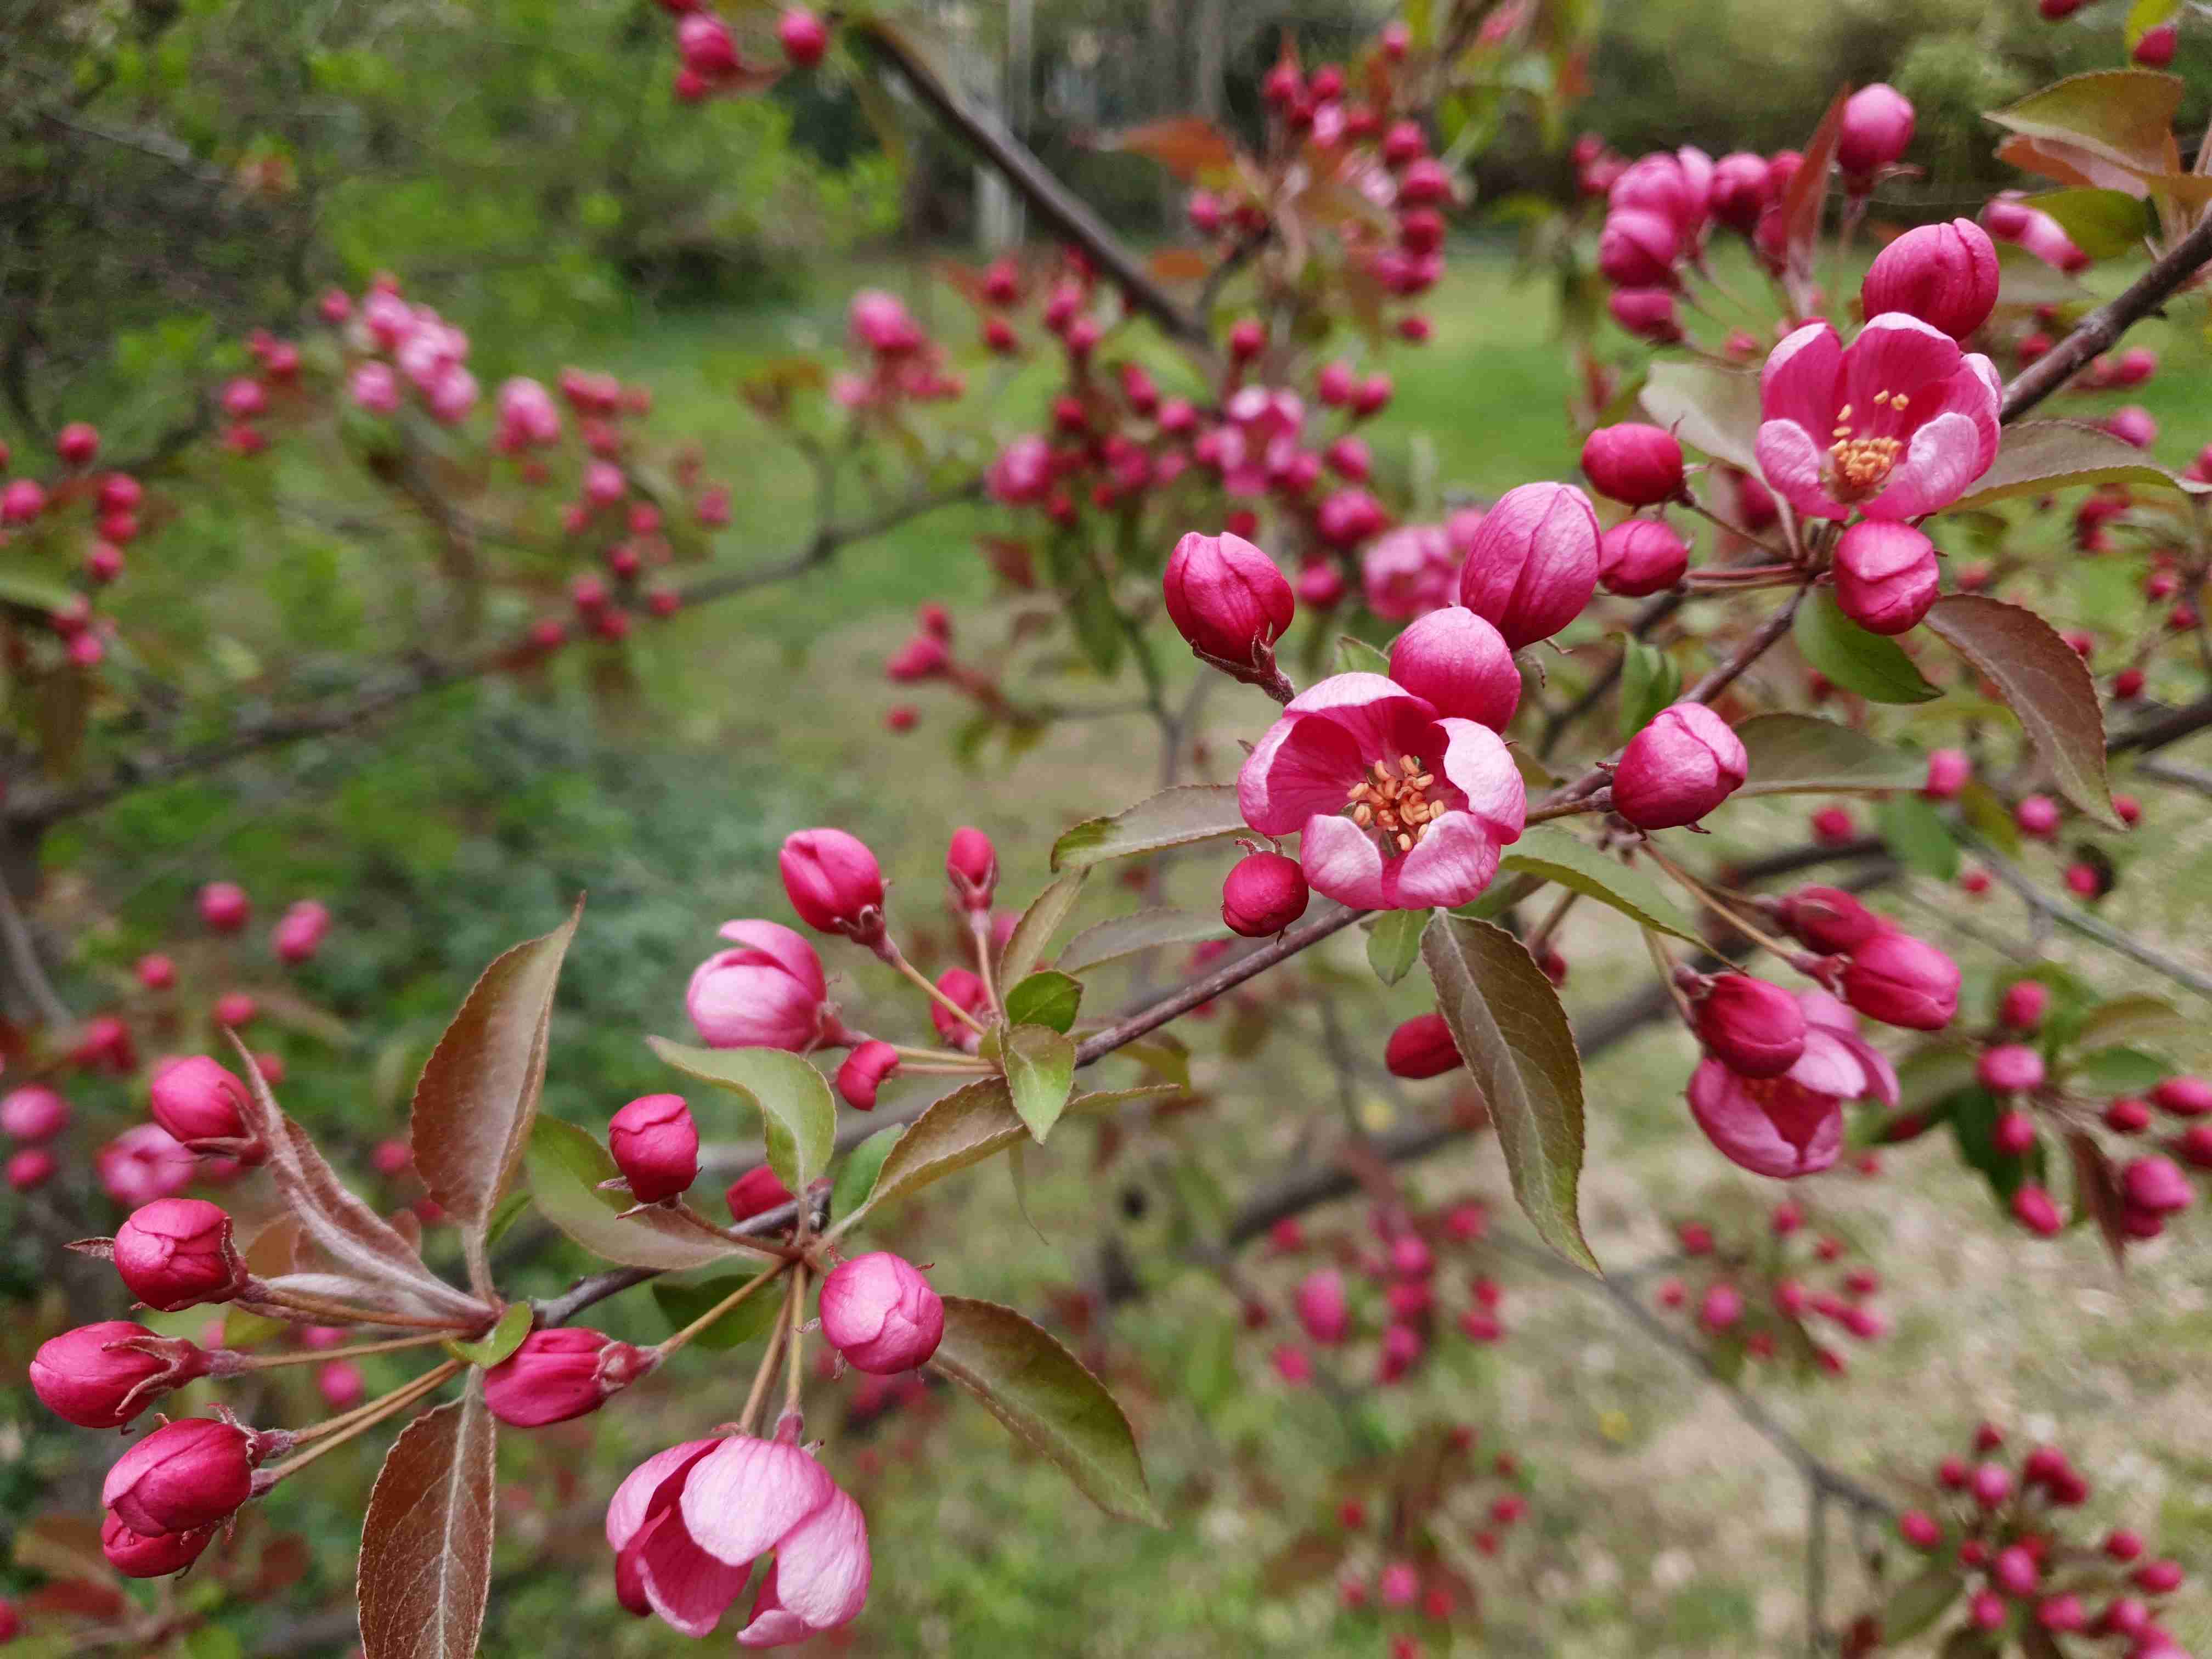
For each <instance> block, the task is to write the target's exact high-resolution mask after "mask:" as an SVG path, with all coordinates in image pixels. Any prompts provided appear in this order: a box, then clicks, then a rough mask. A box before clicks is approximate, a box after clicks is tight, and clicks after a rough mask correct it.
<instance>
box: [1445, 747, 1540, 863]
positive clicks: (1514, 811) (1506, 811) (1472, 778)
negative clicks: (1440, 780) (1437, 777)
mask: <svg viewBox="0 0 2212 1659" xmlns="http://www.w3.org/2000/svg"><path fill="white" fill-rule="evenodd" d="M1437 724H1438V725H1439V726H1443V729H1444V735H1445V747H1444V759H1443V773H1444V779H1445V781H1447V782H1449V784H1450V785H1451V786H1452V787H1454V788H1455V789H1456V790H1458V791H1459V793H1461V794H1462V796H1464V797H1465V798H1466V802H1467V805H1466V808H1465V810H1466V811H1468V812H1469V813H1471V814H1472V815H1473V816H1474V818H1475V820H1476V821H1477V822H1478V823H1480V825H1481V826H1482V829H1483V831H1484V833H1485V834H1486V835H1487V836H1489V837H1490V838H1491V839H1492V841H1494V842H1506V843H1509V844H1510V842H1516V841H1518V840H1520V839H1521V831H1522V829H1524V828H1525V827H1526V826H1527V824H1528V785H1527V784H1526V783H1524V782H1523V781H1522V778H1521V769H1520V768H1519V767H1517V766H1516V765H1514V763H1513V751H1512V750H1510V749H1508V748H1507V747H1506V746H1505V739H1504V738H1501V737H1499V736H1498V733H1497V732H1493V731H1492V730H1491V729H1490V728H1489V727H1488V726H1480V725H1478V724H1476V723H1475V722H1474V721H1473V720H1457V719H1453V720H1439V721H1437Z"/></svg>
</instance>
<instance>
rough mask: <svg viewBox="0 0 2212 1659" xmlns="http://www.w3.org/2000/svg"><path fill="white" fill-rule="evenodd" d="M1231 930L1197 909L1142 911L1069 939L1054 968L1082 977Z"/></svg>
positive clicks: (1056, 959) (1194, 943)
mask: <svg viewBox="0 0 2212 1659" xmlns="http://www.w3.org/2000/svg"><path fill="white" fill-rule="evenodd" d="M1228 931H1229V930H1228V929H1227V928H1226V927H1223V926H1222V923H1221V918H1220V917H1219V916H1218V915H1212V916H1210V915H1204V914H1202V913H1200V912H1199V911H1196V910H1139V911H1137V912H1136V913H1135V914H1134V915H1127V916H1115V918H1114V919H1113V920H1112V921H1102V922H1100V923H1099V924H1098V925H1097V927H1086V928H1085V929H1084V930H1083V931H1082V932H1081V933H1078V934H1077V935H1076V936H1075V937H1074V938H1073V939H1070V940H1068V942H1067V948H1066V950H1065V951H1061V952H1060V955H1059V957H1057V958H1055V963H1054V965H1055V966H1057V967H1058V968H1059V969H1060V971H1061V972H1062V973H1066V974H1079V973H1082V972H1084V971H1085V969H1091V968H1097V967H1100V966H1102V965H1103V964H1104V963H1109V962H1118V961H1120V960H1121V958H1122V957H1132V956H1134V955H1136V954H1137V953H1138V952H1139V951H1156V950H1160V949H1164V948H1168V949H1171V948H1174V947H1176V946H1180V945H1203V944H1206V942H1208V941H1209V940H1212V939H1219V938H1220V937H1221V936H1222V935H1223V934H1224V933H1227V932H1228ZM1010 1015H1011V1011H1010ZM1032 1018H1034V1016H1032ZM1063 1029H1065V1028H1063Z"/></svg>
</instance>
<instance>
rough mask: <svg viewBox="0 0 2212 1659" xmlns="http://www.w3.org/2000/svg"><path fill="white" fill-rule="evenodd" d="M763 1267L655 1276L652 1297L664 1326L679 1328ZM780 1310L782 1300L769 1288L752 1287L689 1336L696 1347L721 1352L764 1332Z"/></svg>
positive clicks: (751, 1278)
mask: <svg viewBox="0 0 2212 1659" xmlns="http://www.w3.org/2000/svg"><path fill="white" fill-rule="evenodd" d="M766 1271H767V1269H766V1268H756V1269H755V1270H754V1271H752V1272H751V1273H717V1274H716V1275H715V1276H714V1278H712V1279H696V1280H692V1281H690V1282H684V1281H681V1280H672V1279H654V1280H653V1304H654V1305H655V1306H657V1307H658V1308H659V1310H660V1315H661V1317H662V1318H664V1319H665V1320H666V1321H667V1322H668V1328H669V1329H670V1330H671V1331H680V1330H682V1329H683V1328H684V1327H685V1326H686V1325H689V1324H690V1322H692V1321H693V1320H695V1319H696V1318H698V1317H699V1316H701V1315H702V1314H703V1313H705V1312H706V1311H707V1310H708V1309H709V1308H711V1307H713V1306H714V1305H715V1304H717V1303H720V1302H726V1301H727V1300H728V1299H729V1298H730V1297H733V1296H735V1295H736V1294H737V1293H738V1291H740V1290H742V1289H743V1288H744V1286H745V1285H747V1284H748V1283H750V1281H752V1280H753V1279H758V1278H759V1277H760V1276H761V1274H762V1273H765V1272H766ZM782 1312H783V1304H782V1303H781V1301H779V1300H778V1299H777V1297H776V1294H775V1291H754V1292H753V1294H752V1295H750V1296H749V1297H746V1298H745V1299H744V1301H742V1302H740V1303H738V1305H737V1306H736V1307H734V1308H732V1309H731V1310H729V1312H727V1313H726V1314H724V1315H723V1316H721V1317H720V1319H718V1320H716V1321H715V1322H714V1323H713V1324H711V1325H709V1326H708V1327H707V1328H706V1329H705V1330H703V1331H702V1332H700V1333H699V1334H698V1335H696V1336H695V1337H693V1338H692V1339H691V1341H692V1345H693V1346H696V1347H701V1348H704V1349H706V1350H707V1351H708V1352H709V1353H724V1352H728V1351H729V1350H730V1349H732V1348H734V1347H737V1346H739V1345H740V1344H741V1343H745V1342H750V1341H751V1340H753V1339H754V1338H755V1337H757V1336H763V1335H765V1334H767V1332H768V1328H769V1326H771V1325H773V1324H775V1322H776V1319H777V1316H779V1315H781V1313H782Z"/></svg>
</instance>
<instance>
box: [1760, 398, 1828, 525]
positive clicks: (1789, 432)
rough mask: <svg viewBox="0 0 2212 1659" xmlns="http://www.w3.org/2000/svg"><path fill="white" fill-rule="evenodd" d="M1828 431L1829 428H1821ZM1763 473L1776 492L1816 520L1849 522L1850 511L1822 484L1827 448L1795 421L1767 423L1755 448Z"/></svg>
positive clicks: (1761, 429) (1761, 430)
mask: <svg viewBox="0 0 2212 1659" xmlns="http://www.w3.org/2000/svg"><path fill="white" fill-rule="evenodd" d="M1820 430H1822V431H1826V430H1827V428H1826V427H1825V426H1824V427H1822V428H1820ZM1753 453H1756V454H1757V455H1758V457H1759V471H1760V472H1761V473H1763V474H1765V478H1766V482H1767V483H1769V484H1771V486H1773V488H1774V490H1775V493H1776V494H1778V495H1780V496H1782V498H1783V499H1784V500H1785V501H1788V502H1789V503H1790V506H1792V507H1796V509H1797V510H1798V511H1799V512H1800V513H1803V514H1804V515H1805V516H1806V517H1808V518H1812V519H1848V518H1849V517H1850V515H1851V514H1850V508H1849V507H1844V505H1842V504H1841V503H1840V502H1838V501H1837V500H1836V499H1835V498H1834V497H1833V496H1832V495H1829V494H1828V492H1827V490H1826V488H1825V487H1824V486H1823V484H1822V482H1821V472H1822V470H1823V469H1824V468H1825V467H1826V465H1827V460H1828V451H1827V447H1826V446H1825V445H1824V444H1822V443H1820V442H1819V441H1817V440H1815V439H1814V436H1813V434H1812V432H1811V431H1810V430H1808V428H1805V427H1803V426H1801V425H1799V424H1798V423H1797V422H1795V421H1764V422H1760V424H1759V437H1758V440H1757V441H1756V443H1755V444H1754V445H1753Z"/></svg>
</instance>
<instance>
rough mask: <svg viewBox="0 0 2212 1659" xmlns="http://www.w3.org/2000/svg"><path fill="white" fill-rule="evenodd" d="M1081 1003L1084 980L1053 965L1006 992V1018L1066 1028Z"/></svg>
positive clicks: (1015, 1022)
mask: <svg viewBox="0 0 2212 1659" xmlns="http://www.w3.org/2000/svg"><path fill="white" fill-rule="evenodd" d="M1082 1007H1083V981H1081V980H1079V979H1076V978H1074V977H1073V976H1072V975H1067V974H1063V973H1061V972H1060V971H1059V970H1058V969H1052V968H1047V969H1042V970H1041V971H1039V972H1037V973H1034V974H1031V975H1030V976H1029V977H1028V978H1027V979H1025V980H1024V981H1022V982H1021V983H1020V984H1018V985H1017V986H1015V987H1014V988H1013V989H1012V990H1011V991H1009V992H1007V993H1006V1019H1007V1022H1008V1023H1009V1024H1014V1025H1046V1026H1049V1027H1051V1028H1052V1029H1053V1030H1055V1031H1065V1030H1066V1029H1067V1028H1068V1027H1069V1026H1071V1025H1073V1024H1075V1016H1076V1014H1077V1013H1078V1012H1080V1011H1081V1009H1082Z"/></svg>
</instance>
